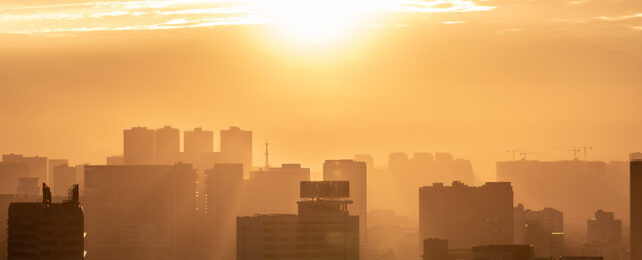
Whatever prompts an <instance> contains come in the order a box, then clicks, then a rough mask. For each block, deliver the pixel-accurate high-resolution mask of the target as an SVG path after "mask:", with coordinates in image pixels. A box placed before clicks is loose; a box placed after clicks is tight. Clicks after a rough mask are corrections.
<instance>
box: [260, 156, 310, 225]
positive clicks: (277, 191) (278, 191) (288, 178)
mask: <svg viewBox="0 0 642 260" xmlns="http://www.w3.org/2000/svg"><path fill="white" fill-rule="evenodd" d="M309 180H310V168H303V167H301V165H300V164H282V165H281V167H278V168H277V167H270V168H268V169H261V170H258V171H252V172H251V173H250V185H251V189H252V209H254V213H257V214H272V213H288V214H294V213H296V212H297V206H296V202H297V201H298V200H299V194H300V193H299V185H300V183H301V182H302V181H309Z"/></svg>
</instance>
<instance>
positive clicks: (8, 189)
mask: <svg viewBox="0 0 642 260" xmlns="http://www.w3.org/2000/svg"><path fill="white" fill-rule="evenodd" d="M27 176H29V165H28V164H27V163H25V162H5V161H3V162H0V194H17V193H18V178H20V177H27Z"/></svg>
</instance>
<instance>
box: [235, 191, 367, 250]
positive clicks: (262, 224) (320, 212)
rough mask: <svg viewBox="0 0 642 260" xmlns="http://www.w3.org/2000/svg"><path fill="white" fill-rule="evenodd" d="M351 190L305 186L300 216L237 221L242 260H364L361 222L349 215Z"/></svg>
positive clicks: (265, 216)
mask: <svg viewBox="0 0 642 260" xmlns="http://www.w3.org/2000/svg"><path fill="white" fill-rule="evenodd" d="M305 187H307V188H305ZM338 187H343V188H338ZM348 187H349V184H348V183H347V182H305V183H302V184H301V190H302V193H301V195H302V197H303V198H304V200H302V201H299V202H298V204H299V209H298V214H297V215H295V214H281V215H279V214H276V215H255V216H252V217H239V218H237V258H236V259H238V260H262V259H280V260H287V259H293V260H294V259H297V260H298V259H318V260H321V259H323V260H358V259H359V217H357V216H354V215H350V214H349V212H348V207H347V205H348V204H349V203H350V201H347V200H344V198H346V197H347V196H346V195H348V194H349V191H347V189H348ZM342 189H344V190H342ZM328 191H329V192H328ZM335 192H338V193H335ZM309 195H312V196H309Z"/></svg>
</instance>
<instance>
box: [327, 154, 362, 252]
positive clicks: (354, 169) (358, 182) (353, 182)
mask: <svg viewBox="0 0 642 260" xmlns="http://www.w3.org/2000/svg"><path fill="white" fill-rule="evenodd" d="M366 168H367V167H366V163H365V162H357V161H354V160H326V161H325V163H323V180H324V181H349V182H350V200H352V201H353V204H351V205H348V209H349V211H350V212H351V213H352V214H355V215H357V216H359V237H360V240H361V241H360V245H361V248H362V249H365V247H366V235H367V234H366V230H367V227H368V226H367V224H366V223H367V222H366V221H367V215H368V199H367V197H368V196H367V195H368V190H367V183H368V182H367V174H366V172H367V170H366Z"/></svg>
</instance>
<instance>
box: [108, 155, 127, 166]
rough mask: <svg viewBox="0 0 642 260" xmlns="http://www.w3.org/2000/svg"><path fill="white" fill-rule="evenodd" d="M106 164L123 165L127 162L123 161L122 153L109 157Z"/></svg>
mask: <svg viewBox="0 0 642 260" xmlns="http://www.w3.org/2000/svg"><path fill="white" fill-rule="evenodd" d="M105 164H106V165H123V164H125V162H124V161H123V156H122V155H113V156H109V157H107V159H106V161H105Z"/></svg>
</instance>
